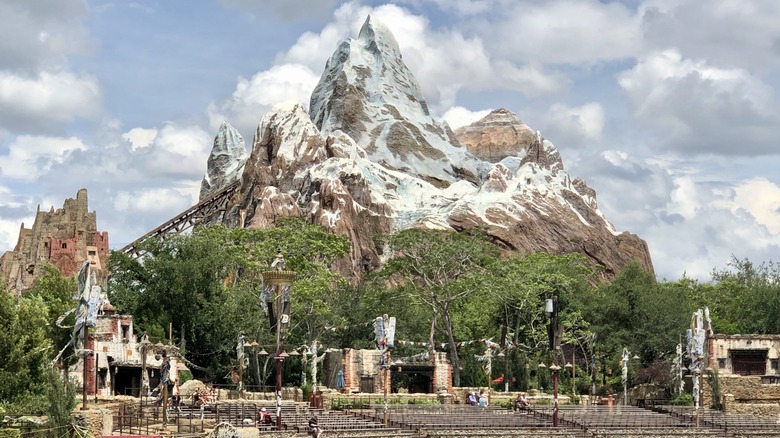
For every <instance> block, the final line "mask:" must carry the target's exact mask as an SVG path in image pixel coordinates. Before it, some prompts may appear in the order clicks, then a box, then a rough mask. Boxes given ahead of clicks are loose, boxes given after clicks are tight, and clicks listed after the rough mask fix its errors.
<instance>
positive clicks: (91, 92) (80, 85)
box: [0, 71, 101, 132]
mask: <svg viewBox="0 0 780 438" xmlns="http://www.w3.org/2000/svg"><path fill="white" fill-rule="evenodd" d="M100 108H101V92H100V86H99V84H98V82H97V79H95V78H94V77H92V76H79V75H76V74H73V73H71V72H69V71H58V72H41V73H39V74H38V75H37V76H34V77H28V76H21V75H16V74H13V73H9V72H7V71H0V126H2V127H5V128H8V129H13V130H15V131H16V132H25V131H28V132H29V131H32V130H41V129H42V128H44V129H45V128H47V127H48V128H49V129H51V128H53V127H58V126H60V125H62V124H64V123H67V122H70V121H73V120H75V119H77V118H91V117H94V116H96V115H98V114H99V113H100Z"/></svg>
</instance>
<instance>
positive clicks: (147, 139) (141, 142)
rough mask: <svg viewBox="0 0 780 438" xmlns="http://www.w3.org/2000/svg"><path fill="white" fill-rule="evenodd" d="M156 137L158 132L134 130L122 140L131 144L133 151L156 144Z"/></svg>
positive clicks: (142, 129)
mask: <svg viewBox="0 0 780 438" xmlns="http://www.w3.org/2000/svg"><path fill="white" fill-rule="evenodd" d="M155 137H157V130H156V129H146V128H133V129H131V130H129V131H127V132H126V133H125V134H124V135H122V138H124V139H125V140H127V141H129V142H130V145H131V149H132V150H136V149H141V148H145V147H148V146H149V145H151V144H152V142H154V139H155Z"/></svg>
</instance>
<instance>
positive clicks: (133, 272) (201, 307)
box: [110, 219, 349, 378]
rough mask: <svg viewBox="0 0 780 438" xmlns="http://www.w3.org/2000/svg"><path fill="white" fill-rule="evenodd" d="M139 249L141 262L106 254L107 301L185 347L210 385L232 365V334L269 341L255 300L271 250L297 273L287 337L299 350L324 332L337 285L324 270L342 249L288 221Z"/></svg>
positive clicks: (318, 231) (328, 236)
mask: <svg viewBox="0 0 780 438" xmlns="http://www.w3.org/2000/svg"><path fill="white" fill-rule="evenodd" d="M141 248H142V249H143V250H144V251H145V252H146V255H145V256H144V257H143V258H142V259H137V260H133V259H131V258H129V257H127V256H126V255H124V254H119V253H112V256H111V263H112V265H113V266H115V269H114V275H113V276H112V278H111V284H110V286H111V287H110V296H111V300H112V302H113V303H114V304H115V305H116V306H117V308H118V310H119V311H121V312H124V313H130V314H133V315H134V316H135V318H136V323H137V324H136V325H137V326H138V327H140V328H142V329H143V330H146V331H148V333H149V334H150V335H151V336H153V337H154V336H156V337H166V336H165V335H166V331H167V328H168V327H169V326H172V327H173V332H174V336H175V337H177V338H178V341H179V343H180V344H181V343H183V342H184V341H185V340H186V345H185V346H186V355H187V357H188V358H190V360H192V361H193V362H195V363H197V364H199V365H201V366H206V367H208V369H209V370H210V372H209V374H210V376H211V377H212V378H215V377H221V376H224V375H225V373H226V371H227V370H226V368H230V367H231V366H229V365H226V364H234V363H235V343H236V337H237V334H238V332H240V331H243V332H244V333H246V334H247V335H248V336H249V337H251V338H256V339H257V340H258V341H259V342H260V343H261V344H265V345H269V344H270V342H272V336H271V334H270V333H269V330H268V323H267V319H266V318H264V317H263V315H264V314H265V309H264V308H263V304H262V303H260V300H259V295H260V292H261V289H262V275H261V274H262V272H263V271H264V270H267V269H269V268H268V263H269V262H271V261H272V260H273V258H274V256H275V255H276V253H277V251H278V249H279V248H281V250H282V251H283V254H284V257H285V260H286V263H287V268H288V269H292V270H294V271H296V274H297V277H296V281H295V284H294V286H293V294H294V295H293V297H294V298H293V311H292V313H293V314H292V321H293V325H292V326H291V332H290V334H289V335H288V336H289V340H290V343H300V342H304V341H305V340H307V339H313V338H316V336H317V335H318V333H319V331H321V330H324V327H325V321H326V320H328V319H329V317H330V312H331V307H330V302H329V301H328V300H327V297H328V296H329V295H330V293H329V292H330V290H331V289H332V288H333V287H335V285H336V284H337V283H338V282H339V278H338V277H337V276H336V275H335V274H333V273H332V272H331V271H330V270H329V269H328V268H329V265H330V264H331V263H333V261H334V260H335V259H337V258H338V257H341V256H343V255H344V254H346V252H347V251H348V249H349V243H348V241H347V240H346V239H345V238H343V237H340V236H336V235H334V234H332V233H328V232H327V231H326V230H324V229H322V228H321V227H319V226H316V225H311V224H307V223H305V222H303V221H302V220H300V219H289V220H285V221H282V222H281V223H280V224H279V226H277V227H276V228H272V229H244V228H226V227H223V226H212V227H202V228H198V229H197V230H196V231H195V232H194V233H192V234H191V235H180V236H172V237H170V238H168V239H165V240H163V241H160V240H157V239H150V240H147V241H146V242H144V243H143V244H142V246H141ZM288 345H289V344H288Z"/></svg>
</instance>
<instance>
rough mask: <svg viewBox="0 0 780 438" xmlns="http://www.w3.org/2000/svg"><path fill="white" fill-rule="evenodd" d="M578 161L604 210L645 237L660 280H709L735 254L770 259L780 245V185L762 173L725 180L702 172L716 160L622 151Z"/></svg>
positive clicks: (621, 225) (617, 224)
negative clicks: (760, 174) (643, 155)
mask: <svg viewBox="0 0 780 438" xmlns="http://www.w3.org/2000/svg"><path fill="white" fill-rule="evenodd" d="M692 164H695V166H692ZM579 166H580V170H582V171H583V172H584V173H585V175H584V176H585V178H586V180H587V181H588V184H589V185H590V186H591V187H593V188H594V189H595V190H596V192H597V196H598V202H599V208H600V209H601V210H602V212H603V213H604V215H605V216H606V217H607V218H608V219H609V220H610V221H611V222H612V223H613V224H614V225H615V227H616V228H617V229H618V230H627V231H630V232H633V233H637V234H638V235H639V236H640V237H641V238H643V239H645V240H646V241H647V242H648V247H649V250H650V254H651V257H652V260H653V264H654V267H655V271H656V273H657V274H658V275H659V278H664V277H665V278H668V279H676V278H679V277H680V276H682V275H683V274H686V275H687V276H689V277H692V278H697V279H701V280H708V279H709V275H710V273H711V272H712V270H713V269H715V268H720V267H724V266H725V264H726V263H727V262H728V260H729V259H730V257H731V255H732V254H734V255H737V256H739V257H749V258H750V259H751V260H770V259H772V257H773V254H775V256H774V257H775V258H776V254H777V251H778V249H780V234H779V233H778V232H779V231H780V214H779V213H778V211H777V210H778V208H779V207H780V205H778V203H780V201H778V199H780V194H779V193H778V191H780V187H778V186H777V185H776V184H774V183H771V182H768V181H767V180H765V179H761V178H754V179H746V180H736V181H727V180H724V179H723V178H720V179H717V178H714V177H715V176H717V175H714V174H713V173H711V172H708V171H706V170H705V169H708V168H712V167H718V164H716V163H707V164H705V163H701V162H698V163H693V162H691V161H689V160H686V159H680V158H675V157H673V156H671V155H666V156H655V157H652V158H643V157H642V156H641V155H639V154H637V153H636V152H629V151H617V150H608V151H605V152H603V153H602V154H600V155H599V156H592V157H586V159H585V160H583V161H582V162H580V163H579ZM617 188H619V189H617Z"/></svg>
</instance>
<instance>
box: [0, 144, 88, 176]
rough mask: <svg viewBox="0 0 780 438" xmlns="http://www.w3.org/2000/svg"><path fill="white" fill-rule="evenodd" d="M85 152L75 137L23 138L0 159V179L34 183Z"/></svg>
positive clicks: (84, 147) (83, 146) (9, 147)
mask: <svg viewBox="0 0 780 438" xmlns="http://www.w3.org/2000/svg"><path fill="white" fill-rule="evenodd" d="M86 149H87V146H86V145H85V144H84V143H83V142H82V140H81V139H79V138H76V137H67V138H63V137H41V136H31V135H22V136H19V137H17V138H16V141H15V142H14V143H12V144H10V145H9V146H8V154H6V155H0V175H1V176H2V177H3V179H14V180H19V181H35V180H37V179H38V178H40V177H42V176H44V175H46V173H48V172H49V170H50V169H51V168H52V166H54V165H55V164H58V163H63V162H64V161H66V160H67V159H68V157H69V156H70V155H71V154H72V153H73V152H75V151H79V150H86Z"/></svg>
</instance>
